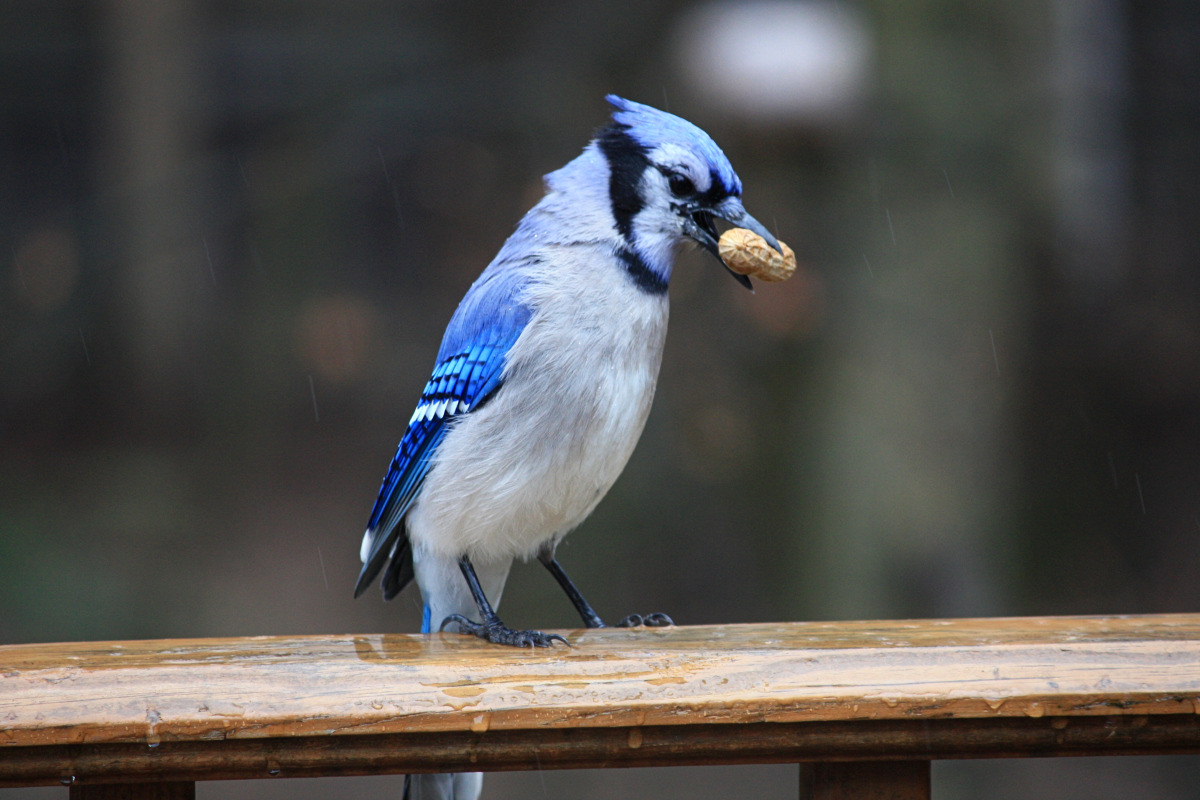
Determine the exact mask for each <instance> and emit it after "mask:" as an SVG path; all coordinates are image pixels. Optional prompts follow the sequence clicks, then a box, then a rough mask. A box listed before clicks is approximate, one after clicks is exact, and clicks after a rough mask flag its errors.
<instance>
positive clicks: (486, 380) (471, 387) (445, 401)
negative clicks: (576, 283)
mask: <svg viewBox="0 0 1200 800" xmlns="http://www.w3.org/2000/svg"><path fill="white" fill-rule="evenodd" d="M514 295H515V286H514V285H513V282H512V281H508V280H504V279H503V278H502V277H501V278H497V277H496V276H494V275H491V274H489V273H488V272H485V273H484V275H483V276H482V277H481V278H480V280H479V282H477V283H476V285H475V286H473V287H472V288H471V291H470V292H468V293H467V296H466V298H464V299H463V302H462V304H460V305H459V308H458V310H457V311H456V312H455V314H454V318H453V319H452V320H451V321H450V326H449V327H448V328H447V329H446V336H445V338H444V339H443V340H442V347H441V350H440V351H439V352H438V358H437V364H436V365H435V366H434V368H433V375H432V376H430V378H429V382H428V383H426V384H425V389H424V390H423V391H422V392H421V399H420V401H418V403H417V409H416V411H414V412H413V415H412V419H410V420H409V423H408V429H407V430H406V431H405V432H404V438H403V439H401V441H400V447H399V449H398V450H397V451H396V455H395V457H394V458H393V459H392V463H391V465H390V467H389V468H388V472H387V476H386V477H385V478H384V479H383V486H382V487H381V488H380V490H379V497H378V499H377V500H376V501H375V507H374V508H373V509H372V511H371V518H370V521H369V522H368V523H367V535H368V536H370V537H371V544H370V547H369V550H368V552H367V553H366V557H365V558H364V559H363V568H362V572H361V573H359V576H358V583H357V585H356V586H355V588H354V596H355V597H358V596H359V595H360V594H362V593H363V591H364V590H365V589H366V588H367V586H369V585H370V584H371V582H372V581H373V580H375V577H376V576H377V575H378V574H379V572H380V570H382V569H383V567H384V565H385V564H386V563H387V562H388V560H389V558H390V559H391V563H390V564H388V569H387V572H385V573H384V579H383V591H384V597H385V598H386V599H389V600H390V599H391V598H392V597H395V596H396V595H397V594H399V592H400V590H401V589H403V588H404V586H405V585H407V584H408V582H409V581H410V580H412V577H413V572H412V557H411V551H410V546H409V542H408V537H407V535H406V533H405V529H404V516H405V514H407V513H408V510H409V508H411V506H412V504H413V501H414V500H415V499H416V497H417V493H418V491H419V490H420V488H421V484H422V483H423V482H424V480H425V476H426V474H428V472H429V468H430V467H431V466H432V465H433V457H434V454H435V453H436V452H437V448H438V445H439V444H441V442H442V439H443V438H444V437H445V436H446V433H447V431H449V430H450V429H451V428H452V427H453V426H452V425H451V424H450V423H451V422H452V421H453V420H455V419H457V418H459V417H462V416H463V415H465V414H469V413H471V412H472V411H474V410H475V409H477V408H479V407H480V406H481V405H482V404H483V403H485V402H486V401H487V400H488V399H489V398H491V397H492V396H493V395H494V394H495V393H496V390H497V389H499V388H500V385H501V383H502V380H503V371H504V364H505V362H506V358H507V355H508V351H509V350H510V349H511V348H512V345H513V343H514V342H516V340H517V337H518V336H520V335H521V331H522V330H524V328H525V324H526V323H527V322H528V321H529V309H528V308H527V307H525V306H524V305H521V304H519V303H518V302H517V301H516V299H515V296H514Z"/></svg>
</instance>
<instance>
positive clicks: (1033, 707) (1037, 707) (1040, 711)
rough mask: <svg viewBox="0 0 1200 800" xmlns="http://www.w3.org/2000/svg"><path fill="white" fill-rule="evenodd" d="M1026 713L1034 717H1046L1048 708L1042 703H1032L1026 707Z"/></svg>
mask: <svg viewBox="0 0 1200 800" xmlns="http://www.w3.org/2000/svg"><path fill="white" fill-rule="evenodd" d="M1025 714H1026V715H1028V716H1030V717H1034V718H1037V717H1044V716H1046V709H1045V708H1043V707H1042V704H1041V703H1030V704H1029V707H1028V708H1026V709H1025Z"/></svg>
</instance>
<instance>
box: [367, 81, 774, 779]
mask: <svg viewBox="0 0 1200 800" xmlns="http://www.w3.org/2000/svg"><path fill="white" fill-rule="evenodd" d="M607 99H608V102H609V103H610V104H612V106H613V107H614V108H615V109H616V110H615V111H614V113H613V119H612V122H611V123H610V124H609V125H607V126H606V127H604V128H602V129H600V131H599V132H598V133H597V135H596V137H595V139H593V140H592V141H591V142H590V143H589V144H588V145H587V147H585V148H584V150H583V153H582V154H581V155H579V156H578V157H577V158H575V159H574V160H573V161H571V162H570V163H569V164H567V165H566V166H564V167H563V168H561V169H559V170H557V171H555V172H552V173H550V174H549V175H547V176H546V179H545V184H546V194H545V196H544V197H543V198H542V199H541V201H540V202H539V203H538V204H537V205H536V206H534V207H533V209H532V210H530V211H529V212H528V213H527V214H526V215H525V217H524V218H523V219H522V220H521V222H520V223H519V224H518V225H517V228H516V231H515V232H514V233H513V234H512V236H510V237H509V239H508V241H506V242H505V243H504V246H503V247H501V248H500V252H499V253H498V254H497V255H496V257H495V259H494V260H493V261H492V263H491V264H489V265H488V266H487V268H486V269H485V270H484V271H483V274H482V275H480V276H479V279H478V280H476V281H475V283H474V285H472V286H471V288H470V290H468V292H467V294H466V296H465V297H464V298H463V300H462V302H461V303H460V304H459V306H458V310H457V311H456V312H455V313H454V316H453V318H452V319H451V320H450V325H449V327H448V328H447V329H446V333H445V336H444V338H443V339H442V345H441V349H440V350H439V351H438V354H437V362H436V365H435V366H434V369H433V376H432V377H431V378H430V379H429V382H428V383H427V384H425V389H424V391H423V392H422V393H421V399H420V400H419V402H418V403H417V408H416V411H415V412H414V413H413V415H412V419H411V420H410V421H409V423H408V429H407V431H405V434H404V438H403V440H402V441H401V442H400V448H399V450H398V451H397V453H396V456H395V458H393V459H392V462H391V466H390V468H389V469H388V472H387V476H386V477H385V478H384V481H383V487H382V488H381V489H380V491H379V499H378V500H376V502H375V507H374V509H373V510H372V512H371V518H370V521H369V522H368V523H367V531H366V534H365V535H364V536H363V542H362V550H361V552H360V555H361V557H362V562H363V567H362V572H361V573H360V574H359V577H358V584H357V586H356V587H355V590H354V595H355V597H357V596H358V595H360V594H362V592H363V591H364V590H365V589H366V588H367V586H369V585H370V584H371V582H372V581H373V580H374V579H375V578H376V576H378V575H379V573H380V572H381V571H382V572H383V580H382V583H383V594H384V597H385V598H386V599H389V600H390V599H391V598H393V597H395V596H396V595H397V594H398V593H399V592H400V591H401V590H402V589H403V588H404V587H405V586H406V585H407V584H408V583H409V582H410V581H411V580H413V578H414V577H415V578H416V581H417V585H418V586H419V587H420V589H421V595H422V598H423V600H424V621H423V624H422V632H425V633H428V632H430V631H434V630H441V629H449V630H458V631H460V632H465V633H470V634H474V635H475V636H478V637H481V638H483V639H486V640H487V641H489V642H493V643H496V644H506V645H515V646H524V647H529V646H533V647H548V646H550V645H552V644H554V643H555V642H556V641H558V642H563V643H564V644H566V643H567V641H566V639H564V638H563V637H561V636H559V635H557V634H546V633H543V632H540V631H526V630H513V629H511V628H509V627H508V626H507V625H505V624H504V623H503V622H501V620H500V618H499V616H497V614H496V608H497V606H498V605H499V603H500V595H501V593H502V591H503V590H504V583H505V580H506V579H507V577H508V572H509V568H510V567H511V565H512V562H513V559H514V558H518V557H519V558H522V559H528V558H530V557H531V556H536V557H537V558H538V560H539V561H541V562H542V564H543V565H545V567H546V568H547V569H548V570H549V571H550V573H551V574H552V575H553V576H554V578H555V579H556V580H557V581H558V583H559V584H560V585H561V586H562V588H563V590H564V591H565V592H566V594H567V596H568V597H569V598H570V600H571V602H572V603H573V604H574V606H575V608H576V610H577V611H578V612H579V615H580V617H581V618H582V619H583V624H584V625H585V626H587V627H589V628H599V627H604V622H603V621H602V620H601V618H600V616H599V615H598V614H597V613H596V612H595V611H594V610H593V609H592V607H591V605H589V604H588V602H587V601H586V600H585V599H584V597H583V595H582V594H580V592H579V590H578V589H577V588H576V587H575V585H574V583H573V582H572V581H571V579H570V578H569V577H568V576H567V573H566V572H565V571H564V570H563V568H562V566H561V565H560V564H559V563H558V560H557V559H556V558H555V549H556V547H557V546H558V543H559V542H560V541H561V540H562V538H563V537H564V536H565V535H566V534H567V533H568V532H569V531H570V530H571V529H573V528H575V527H576V526H577V525H579V523H581V522H582V521H583V520H584V519H585V518H586V517H587V515H588V514H590V513H591V511H592V509H593V508H595V507H596V504H597V503H599V502H600V500H601V498H603V497H604V495H605V493H606V492H607V491H608V490H609V488H610V487H611V486H612V485H613V482H614V481H615V480H616V479H617V476H618V475H620V474H621V470H622V469H624V467H625V463H626V461H628V460H629V456H630V454H631V453H632V452H633V448H634V445H635V444H636V443H637V440H638V437H639V436H640V435H641V433H642V427H643V426H644V425H645V423H646V417H647V415H648V414H649V412H650V401H651V399H652V398H653V397H654V386H655V382H656V381H657V378H658V368H659V363H660V362H661V360H662V352H663V342H664V339H665V337H666V333H667V283H668V281H669V279H670V277H671V267H672V264H673V263H674V260H675V253H676V251H677V250H678V248H679V246H680V245H681V244H682V243H684V242H687V241H693V242H697V243H699V244H700V245H701V246H703V247H704V248H706V249H707V250H709V251H710V252H712V253H713V254H714V255H717V229H716V224H715V220H716V219H717V218H720V219H722V220H725V221H726V222H728V223H730V224H732V225H734V226H737V227H741V228H749V229H750V230H752V231H754V232H756V233H758V234H759V235H761V236H762V237H763V238H764V239H766V240H767V242H768V243H769V244H770V245H771V246H772V247H774V248H775V249H776V250H778V249H779V245H778V242H777V241H776V239H775V237H774V236H772V235H771V233H770V232H769V231H768V230H767V229H766V228H765V227H763V225H761V224H760V223H759V222H758V221H757V220H755V219H754V218H753V217H751V216H750V215H749V214H748V213H746V210H745V208H744V207H743V206H742V200H741V194H742V184H741V181H740V180H739V179H738V176H737V174H736V173H735V172H734V171H733V167H732V166H730V164H729V161H728V159H726V157H725V154H724V153H722V152H721V149H720V148H719V147H717V145H716V143H715V142H713V140H712V139H711V138H709V136H708V134H706V133H705V132H704V131H702V130H700V129H699V128H697V127H696V126H694V125H692V124H691V123H689V122H686V121H684V120H682V119H680V118H679V117H676V116H674V115H672V114H668V113H665V112H663V111H659V110H658V109H655V108H651V107H650V106H645V105H642V104H640V103H634V102H631V101H629V100H624V99H622V98H620V97H616V96H614V95H609V96H608V98H607ZM730 274H731V275H733V276H734V277H735V278H736V279H737V280H738V281H740V282H741V283H742V284H743V285H744V286H746V287H747V288H750V279H749V278H747V277H745V276H743V275H737V274H736V273H733V272H730ZM620 624H621V625H623V626H636V625H669V624H672V623H671V620H670V619H669V618H668V617H667V616H665V615H663V614H650V615H648V616H644V617H643V616H640V615H637V614H633V615H630V616H629V617H626V618H625V619H624V620H622V622H621V623H620ZM439 777H441V778H445V779H447V780H449V779H450V776H439ZM458 779H465V776H456V778H455V780H458ZM449 791H450V790H449V789H447V792H449ZM458 791H459V793H458V794H457V795H454V794H446V796H448V797H452V796H458V797H462V796H464V795H465V796H471V795H470V792H472V791H477V789H469V788H467V787H466V786H464V787H461V789H459V790H458Z"/></svg>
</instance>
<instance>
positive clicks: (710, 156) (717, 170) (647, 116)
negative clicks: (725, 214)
mask: <svg viewBox="0 0 1200 800" xmlns="http://www.w3.org/2000/svg"><path fill="white" fill-rule="evenodd" d="M604 99H605V100H607V101H608V102H609V104H610V105H611V106H612V107H613V108H615V109H616V111H614V112H613V122H615V123H616V124H617V125H621V126H623V127H624V128H626V129H627V131H628V133H629V135H630V136H632V137H633V138H634V139H635V140H637V142H638V143H639V144H641V145H642V146H643V147H645V148H646V150H655V149H657V148H659V147H660V146H662V145H664V144H674V145H685V146H687V147H688V148H689V149H690V150H692V151H693V152H695V153H696V154H698V155H700V156H701V157H703V158H704V160H705V161H706V162H708V166H709V170H710V171H711V172H712V175H713V177H714V178H715V179H716V180H717V181H718V182H719V183H720V184H721V187H722V188H723V189H724V193H725V194H729V195H734V196H741V194H742V182H741V180H740V179H739V178H738V176H737V173H736V172H734V171H733V166H732V165H731V164H730V163H729V159H728V158H726V157H725V153H724V152H722V150H721V148H720V147H718V146H717V143H716V142H714V141H713V140H712V137H711V136H709V135H708V134H707V133H705V132H704V131H702V130H701V129H700V128H697V127H696V126H695V125H693V124H692V123H690V122H688V121H687V120H685V119H681V118H680V117H677V116H675V115H674V114H669V113H667V112H666V111H660V110H659V109H657V108H654V107H653V106H648V105H644V104H642V103H635V102H634V101H632V100H626V99H625V98H623V97H618V96H617V95H615V94H610V95H607V96H606V97H605V98H604Z"/></svg>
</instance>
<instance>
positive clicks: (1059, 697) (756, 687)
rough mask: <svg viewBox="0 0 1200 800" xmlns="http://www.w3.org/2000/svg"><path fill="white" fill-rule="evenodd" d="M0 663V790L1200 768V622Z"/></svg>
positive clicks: (37, 649) (54, 656)
mask: <svg viewBox="0 0 1200 800" xmlns="http://www.w3.org/2000/svg"><path fill="white" fill-rule="evenodd" d="M561 633H563V634H564V635H566V636H567V637H568V638H569V639H570V640H571V642H572V644H573V645H574V646H573V647H571V648H569V649H568V648H566V647H555V648H553V649H550V650H536V651H535V650H516V649H511V648H503V647H497V646H492V645H488V644H486V643H483V642H481V641H479V640H477V639H473V638H470V637H465V636H459V635H453V634H438V635H433V636H421V635H407V634H371V635H358V636H355V635H345V636H303V637H252V638H240V639H197V640H163V641H136V642H90V643H68V644H46V645H16V646H5V647H0V786H13V785H32V784H42V783H46V784H49V783H63V784H65V785H81V784H84V783H88V782H113V781H121V780H128V781H168V780H177V781H188V780H197V779H212V778H245V777H274V776H282V777H299V776H311V775H338V774H373V773H384V772H392V773H395V772H405V771H430V770H448V769H489V770H498V769H532V768H543V769H547V768H559V767H596V766H618V765H620V766H637V765H663V764H695V763H743V762H768V761H839V760H868V761H880V760H908V761H913V760H928V759H930V758H955V757H971V758H979V757H998V756H1012V755H1056V754H1057V755H1081V754H1089V753H1094V754H1119V753H1165V752H1200V615H1160V616H1135V617H1103V618H1102V617H1059V618H1024V619H981V620H931V621H895V622H838V623H789V624H755V625H736V626H702V627H679V628H667V629H645V630H617V629H607V630H596V631H562V632H561Z"/></svg>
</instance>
